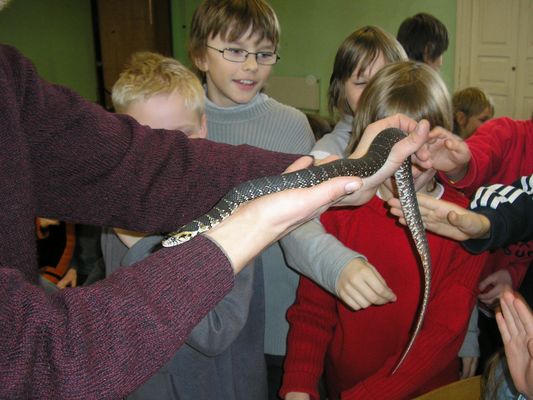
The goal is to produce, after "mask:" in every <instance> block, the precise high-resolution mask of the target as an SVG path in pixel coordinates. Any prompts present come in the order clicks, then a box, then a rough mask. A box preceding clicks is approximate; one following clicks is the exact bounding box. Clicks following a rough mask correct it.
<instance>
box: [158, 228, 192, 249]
mask: <svg viewBox="0 0 533 400" xmlns="http://www.w3.org/2000/svg"><path fill="white" fill-rule="evenodd" d="M194 236H195V232H191V231H182V232H178V233H176V234H173V235H170V236H168V237H167V238H166V239H165V240H163V241H162V242H161V244H162V245H163V247H174V246H177V245H180V244H182V243H184V242H187V241H189V240H191V239H192V238H193V237H194Z"/></svg>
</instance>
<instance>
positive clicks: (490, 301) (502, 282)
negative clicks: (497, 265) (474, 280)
mask: <svg viewBox="0 0 533 400" xmlns="http://www.w3.org/2000/svg"><path fill="white" fill-rule="evenodd" d="M512 285H513V279H512V278H511V274H510V273H509V271H508V270H506V269H500V270H498V271H496V272H493V273H492V274H490V275H489V276H487V277H486V278H485V279H483V280H482V281H481V282H479V290H480V291H481V292H482V293H480V294H479V295H478V299H479V301H481V302H482V303H483V304H486V305H488V306H492V305H494V304H496V302H497V301H498V299H499V298H500V297H501V295H502V293H503V292H504V290H505V289H507V288H509V289H510V288H511V287H512ZM489 287H490V289H489V290H487V288H489ZM485 290H487V291H486V292H484V291H485Z"/></svg>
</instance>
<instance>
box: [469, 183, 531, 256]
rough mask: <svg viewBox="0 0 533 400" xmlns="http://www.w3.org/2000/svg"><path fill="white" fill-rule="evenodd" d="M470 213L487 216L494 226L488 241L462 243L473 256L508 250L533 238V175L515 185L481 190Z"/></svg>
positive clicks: (478, 191) (494, 186) (498, 185)
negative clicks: (497, 249) (513, 244)
mask: <svg viewBox="0 0 533 400" xmlns="http://www.w3.org/2000/svg"><path fill="white" fill-rule="evenodd" d="M470 209H471V210H473V211H475V212H477V213H480V214H483V215H485V216H486V217H487V218H488V219H489V220H490V223H491V231H490V237H489V238H488V239H472V240H467V241H465V242H463V245H464V246H465V248H466V249H467V250H469V251H471V252H473V253H480V252H482V251H484V250H489V249H490V250H491V249H496V248H499V247H505V246H507V245H509V244H511V243H516V242H520V241H528V240H531V239H532V238H533V175H531V176H523V177H522V178H520V179H519V180H517V181H516V182H514V183H513V184H512V185H501V184H495V185H490V186H482V187H480V188H479V189H478V190H477V192H476V194H475V195H474V198H473V199H472V202H471V203H470Z"/></svg>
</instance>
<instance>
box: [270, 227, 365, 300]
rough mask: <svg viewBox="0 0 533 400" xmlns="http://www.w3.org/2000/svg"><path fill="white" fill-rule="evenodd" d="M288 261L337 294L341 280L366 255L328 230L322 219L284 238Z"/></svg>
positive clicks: (284, 248)
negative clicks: (353, 264) (349, 267)
mask: <svg viewBox="0 0 533 400" xmlns="http://www.w3.org/2000/svg"><path fill="white" fill-rule="evenodd" d="M280 243H281V245H282V247H283V250H284V253H285V256H286V257H287V263H288V264H289V265H290V266H291V267H292V268H294V269H295V270H296V271H298V272H300V273H302V274H304V275H305V276H307V277H309V278H311V279H312V280H314V281H315V282H316V283H318V284H319V285H320V286H322V287H324V288H325V289H326V290H328V291H329V292H330V293H333V294H335V293H337V291H336V289H337V280H338V279H339V276H340V274H341V272H342V270H343V269H344V267H345V266H346V265H347V264H348V263H349V262H350V261H352V260H353V259H355V258H359V257H362V258H365V257H364V256H363V255H362V254H360V253H357V252H355V251H353V250H351V249H349V248H347V247H346V246H344V245H343V244H342V243H341V242H340V241H339V240H337V239H336V238H335V237H334V236H333V235H330V234H329V233H327V232H326V231H325V229H324V227H323V226H322V224H321V223H320V220H318V219H316V220H312V221H309V222H307V223H306V224H304V225H302V226H301V227H299V228H298V229H296V230H294V231H293V232H291V233H290V234H288V235H287V236H285V237H284V238H283V239H281V242H280Z"/></svg>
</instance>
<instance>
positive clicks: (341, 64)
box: [328, 26, 407, 118]
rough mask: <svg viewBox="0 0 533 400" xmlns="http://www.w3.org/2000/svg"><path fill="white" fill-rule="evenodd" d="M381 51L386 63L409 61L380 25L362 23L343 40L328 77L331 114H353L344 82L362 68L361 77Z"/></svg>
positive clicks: (359, 72) (359, 74)
mask: <svg viewBox="0 0 533 400" xmlns="http://www.w3.org/2000/svg"><path fill="white" fill-rule="evenodd" d="M380 54H382V55H383V59H384V61H385V63H387V64H388V63H392V62H397V61H407V54H405V50H404V49H403V47H402V46H401V44H400V43H399V42H398V41H397V40H396V39H395V38H394V36H392V35H391V34H390V33H388V32H385V31H384V30H383V29H381V28H379V27H377V26H363V27H362V28H359V29H357V30H356V31H354V32H352V33H351V34H350V35H349V36H348V37H347V38H346V39H344V41H343V42H342V43H341V45H340V46H339V49H338V50H337V54H336V55H335V61H334V63H333V72H332V73H331V77H330V78H329V89H328V109H329V112H330V114H331V116H333V117H335V118H337V117H339V116H341V115H342V114H349V115H352V114H353V111H352V110H351V109H350V105H349V104H348V100H347V98H346V90H345V83H346V81H347V80H348V79H350V77H351V76H352V74H353V73H354V71H355V70H356V69H359V70H358V77H359V76H361V75H362V74H364V73H365V71H366V69H367V68H369V67H370V66H371V65H372V63H373V62H374V61H376V59H377V58H378V57H379V55H380Z"/></svg>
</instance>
